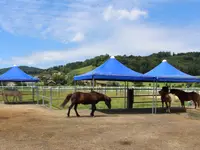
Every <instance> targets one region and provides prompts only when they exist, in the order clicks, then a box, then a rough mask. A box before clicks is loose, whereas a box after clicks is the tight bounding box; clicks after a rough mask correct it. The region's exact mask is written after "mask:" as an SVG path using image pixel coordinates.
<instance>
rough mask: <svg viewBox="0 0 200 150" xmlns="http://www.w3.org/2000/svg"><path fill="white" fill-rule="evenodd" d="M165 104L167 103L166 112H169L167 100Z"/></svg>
mask: <svg viewBox="0 0 200 150" xmlns="http://www.w3.org/2000/svg"><path fill="white" fill-rule="evenodd" d="M165 105H166V112H168V104H167V102H166V101H165Z"/></svg>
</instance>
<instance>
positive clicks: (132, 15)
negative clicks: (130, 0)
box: [104, 6, 148, 21]
mask: <svg viewBox="0 0 200 150" xmlns="http://www.w3.org/2000/svg"><path fill="white" fill-rule="evenodd" d="M147 14H148V13H147V12H146V11H142V10H140V9H137V8H135V9H132V10H130V11H128V10H126V9H118V10H115V9H114V8H113V6H109V7H108V8H106V9H105V11H104V19H105V20H107V21H108V20H110V19H118V20H121V19H129V20H138V19H140V17H146V16H147Z"/></svg>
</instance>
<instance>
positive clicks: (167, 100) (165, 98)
mask: <svg viewBox="0 0 200 150" xmlns="http://www.w3.org/2000/svg"><path fill="white" fill-rule="evenodd" d="M159 94H160V96H161V102H162V108H163V107H164V103H165V105H166V112H168V113H170V108H171V102H172V98H171V96H170V95H169V93H168V92H165V91H163V90H160V91H159ZM168 103H169V105H168Z"/></svg>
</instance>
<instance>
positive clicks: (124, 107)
mask: <svg viewBox="0 0 200 150" xmlns="http://www.w3.org/2000/svg"><path fill="white" fill-rule="evenodd" d="M124 108H125V109H126V81H125V82H124Z"/></svg>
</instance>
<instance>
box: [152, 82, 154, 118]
mask: <svg viewBox="0 0 200 150" xmlns="http://www.w3.org/2000/svg"><path fill="white" fill-rule="evenodd" d="M153 111H154V81H153V98H152V114H153V113H154V112H153Z"/></svg>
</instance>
